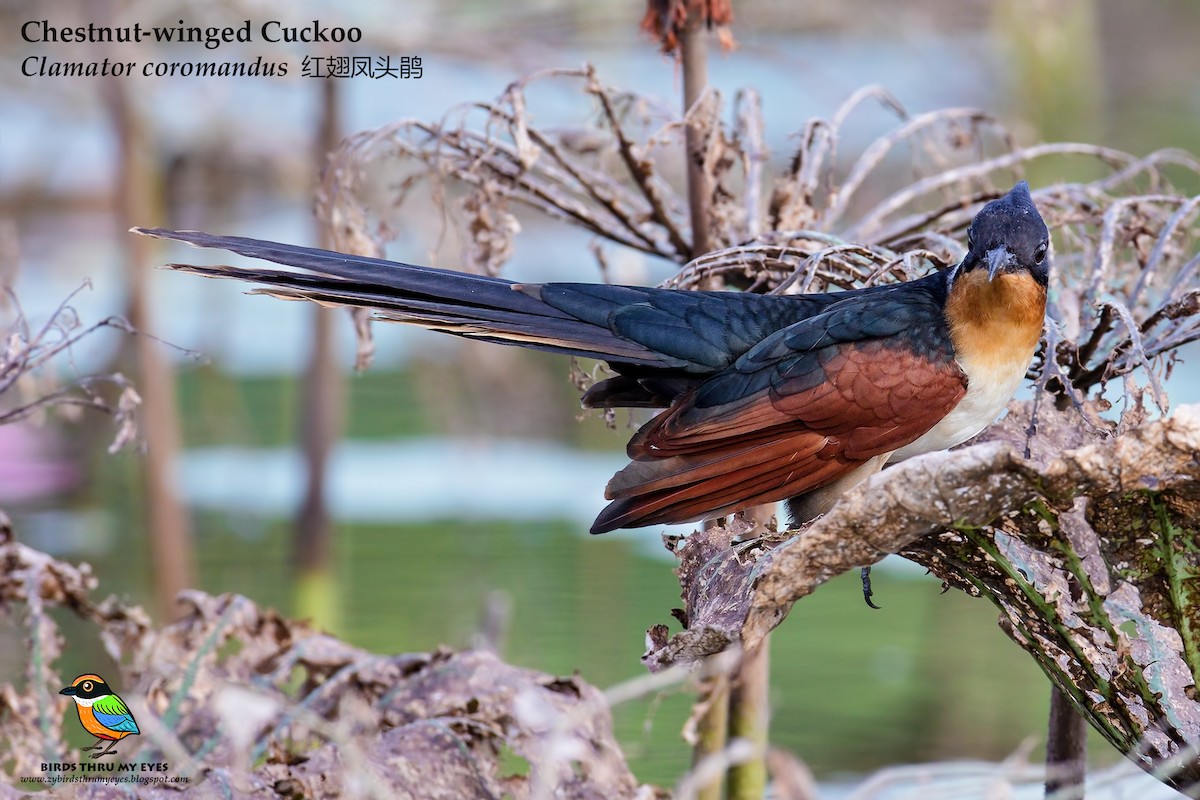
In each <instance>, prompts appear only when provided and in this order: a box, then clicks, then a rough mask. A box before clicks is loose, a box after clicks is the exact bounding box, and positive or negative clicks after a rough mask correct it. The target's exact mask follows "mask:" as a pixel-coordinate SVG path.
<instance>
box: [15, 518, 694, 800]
mask: <svg viewBox="0 0 1200 800" xmlns="http://www.w3.org/2000/svg"><path fill="white" fill-rule="evenodd" d="M96 585H97V581H96V578H95V577H94V576H93V575H92V574H91V571H90V570H89V568H88V567H87V566H86V565H84V566H82V567H78V566H74V565H71V564H67V563H64V562H61V561H57V560H55V559H53V558H51V557H50V556H47V555H46V554H44V553H41V552H38V551H37V550H34V549H32V548H30V547H27V546H25V545H22V544H21V543H19V542H17V541H15V539H14V538H13V535H12V531H11V529H10V527H9V525H8V522H7V520H6V519H5V518H4V517H3V516H2V515H0V611H2V612H4V613H5V615H11V616H12V617H14V618H17V619H20V620H21V622H22V624H23V626H24V628H25V632H26V642H27V645H28V648H29V654H28V658H27V659H26V660H25V663H26V665H27V674H26V675H25V676H23V677H24V684H25V688H24V689H20V690H19V689H18V688H17V687H15V686H13V685H3V686H0V728H2V729H3V730H4V734H5V736H4V738H5V742H6V750H5V752H4V755H3V759H2V760H3V762H4V763H3V767H4V770H3V771H4V773H5V774H7V775H8V776H10V777H20V776H42V777H54V775H55V774H56V773H55V771H50V772H46V771H43V770H42V769H41V768H40V765H41V764H43V763H47V762H51V763H63V762H67V763H71V762H76V761H79V760H81V757H80V756H76V755H75V754H73V753H69V752H68V750H67V746H66V744H65V740H64V737H63V726H62V721H63V719H64V715H63V711H64V709H65V703H64V702H63V700H64V698H60V697H59V696H58V695H57V694H56V690H57V687H61V686H65V685H66V682H64V680H65V681H67V682H69V680H70V676H64V675H60V674H58V673H57V672H56V670H55V667H54V664H55V662H56V661H57V659H58V657H59V655H60V654H61V651H62V646H63V642H62V637H61V635H60V633H59V628H58V625H57V624H56V622H55V619H54V615H53V614H52V613H51V612H52V611H53V610H54V609H59V608H61V609H67V610H69V611H70V612H73V613H74V614H75V615H77V616H78V617H80V618H82V619H83V620H84V621H85V622H87V623H88V624H89V626H90V627H92V628H94V629H95V630H96V631H97V632H98V635H99V637H100V640H101V642H102V643H103V646H104V648H105V649H106V651H107V652H108V654H109V655H110V656H111V657H112V659H113V660H114V661H115V662H117V663H118V664H119V665H120V666H121V673H122V675H121V678H122V681H121V682H120V684H119V685H120V686H121V687H122V692H121V694H122V696H123V698H124V699H125V701H126V702H127V703H128V704H129V706H130V708H131V710H132V711H133V713H134V716H135V718H136V719H137V721H138V724H139V726H140V727H141V735H140V736H138V737H135V738H131V739H126V740H124V741H123V742H122V747H121V748H120V749H119V752H120V754H121V759H122V760H124V761H126V762H130V763H138V762H141V763H161V762H166V763H167V764H168V765H169V767H170V770H169V771H170V774H171V775H172V776H182V777H185V778H189V779H190V783H174V784H148V785H142V786H139V787H138V789H137V791H136V796H137V797H213V796H225V797H239V798H257V797H261V798H272V799H274V798H278V797H309V798H322V797H324V798H333V797H365V798H391V797H422V798H446V800H460V799H466V798H486V799H488V800H494V798H499V797H513V798H528V797H533V798H545V797H560V798H581V799H582V798H587V799H588V800H601V799H602V798H617V797H621V798H650V797H654V796H655V792H654V790H652V789H651V788H649V787H643V786H639V785H638V783H637V781H636V780H635V779H634V777H633V775H632V774H631V773H630V772H629V769H628V767H627V766H626V765H625V760H624V757H623V756H622V754H621V751H620V749H619V748H618V746H617V743H616V741H615V740H614V739H613V734H612V724H611V718H610V715H609V706H610V704H611V703H612V702H619V701H620V700H621V699H622V698H621V697H620V696H614V695H613V694H612V693H611V692H610V694H609V695H605V694H604V693H602V692H600V691H599V690H597V689H595V688H594V687H592V686H590V685H588V684H587V683H585V682H583V681H582V680H580V679H579V678H577V677H555V676H551V675H544V674H541V673H537V672H534V671H532V670H526V669H520V668H517V667H513V666H510V665H507V664H505V663H503V662H501V661H500V660H499V659H498V658H497V657H496V656H494V655H492V654H491V653H488V652H484V651H464V652H451V651H448V650H442V651H437V652H433V653H420V654H409V655H395V656H381V655H376V654H373V653H368V652H366V651H363V650H359V649H357V648H354V647H351V646H349V645H347V644H345V643H343V642H341V641H339V640H337V639H335V638H333V637H331V636H329V635H327V634H323V633H319V632H317V631H314V630H313V629H311V628H309V627H307V626H306V625H304V624H303V623H298V622H293V621H290V620H287V619H284V618H283V617H280V616H279V615H277V614H275V613H274V612H272V611H269V610H264V609H261V608H259V607H258V606H256V605H255V604H254V603H253V602H251V601H250V600H248V599H246V598H245V597H242V596H239V595H222V596H219V597H212V596H209V595H206V594H204V593H202V592H197V591H191V592H187V593H185V594H184V595H183V596H182V597H181V598H180V600H181V602H182V603H183V604H184V605H185V607H186V609H187V611H186V613H185V614H184V615H183V616H182V617H181V618H180V619H179V620H178V621H176V622H174V623H171V624H170V625H167V626H165V627H162V628H157V629H156V628H154V627H152V626H151V624H150V620H149V617H148V616H147V614H146V613H145V612H144V611H142V610H141V609H140V608H138V607H136V606H127V605H124V604H122V603H120V602H118V601H117V600H116V599H114V598H111V597H110V598H109V599H107V600H105V601H103V602H100V603H97V602H95V601H94V600H93V599H92V593H93V591H94V589H95V588H96ZM679 679H680V676H676V677H675V678H673V680H676V681H677V680H679ZM662 685H663V684H662V683H661V682H660V683H658V684H656V685H655V686H653V687H648V688H649V690H651V691H653V690H654V689H656V688H661V687H662ZM626 691H628V690H626ZM618 694H620V691H618ZM107 774H108V773H101V775H107ZM16 796H22V795H21V794H20V793H19V792H17V791H16V790H15V788H13V787H11V786H10V787H8V788H6V787H4V786H3V785H0V797H16ZM56 796H65V797H88V798H98V797H118V796H130V792H129V791H127V790H126V789H125V788H123V787H122V786H120V785H112V786H106V785H102V784H69V785H63V786H60V787H59V788H58V790H57V794H56Z"/></svg>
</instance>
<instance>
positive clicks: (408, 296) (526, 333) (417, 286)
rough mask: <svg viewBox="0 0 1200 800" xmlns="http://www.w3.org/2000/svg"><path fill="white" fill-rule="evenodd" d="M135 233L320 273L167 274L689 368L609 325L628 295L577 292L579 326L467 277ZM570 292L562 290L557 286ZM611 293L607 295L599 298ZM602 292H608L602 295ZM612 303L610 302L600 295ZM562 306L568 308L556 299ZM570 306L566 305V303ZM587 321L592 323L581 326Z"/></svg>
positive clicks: (464, 332) (290, 249)
mask: <svg viewBox="0 0 1200 800" xmlns="http://www.w3.org/2000/svg"><path fill="white" fill-rule="evenodd" d="M132 231H133V232H135V233H140V234H145V235H147V236H154V237H156V238H159V239H173V240H175V241H180V242H187V243H188V244H191V245H195V246H196V247H207V248H216V249H221V250H228V251H231V252H233V253H237V254H238V255H242V256H247V257H249V258H260V259H264V260H267V261H273V262H275V263H277V264H284V265H286V266H289V267H297V268H300V269H304V270H308V271H309V272H311V273H316V274H304V273H299V272H291V271H285V270H272V269H246V268H241V267H231V266H224V265H221V266H211V267H201V266H194V265H191V264H168V265H167V266H168V267H169V268H170V269H175V270H180V271H183V272H192V273H196V274H198V275H205V276H208V277H214V278H235V279H238V280H243V281H248V282H250V283H254V284H258V285H259V286H261V287H263V288H261V289H258V290H257V291H258V292H262V293H264V294H269V295H273V296H275V297H280V298H284V299H293V300H312V301H314V302H317V303H322V304H325V305H334V306H351V307H362V308H370V309H372V310H373V311H375V312H376V314H377V316H378V317H379V318H380V319H384V320H390V321H396V322H405V323H410V324H413V325H419V326H422V327H425V328H431V329H433V330H439V331H445V332H446V333H452V334H455V335H458V336H465V337H469V338H472V339H482V340H485V341H492V342H498V343H501V344H512V345H519V346H522V347H532V348H537V349H540V350H549V351H552V352H556V353H566V354H569V355H576V356H584V357H589V358H598V359H603V360H607V361H612V362H617V363H622V364H632V365H639V366H652V367H667V368H680V367H686V366H687V365H688V361H687V360H684V359H681V358H679V357H677V356H672V355H667V354H664V353H661V352H657V351H656V350H652V349H650V348H649V347H647V346H646V345H644V344H640V343H638V342H636V341H633V340H631V339H629V338H626V337H623V336H620V335H618V334H617V333H616V332H614V331H613V330H612V329H610V328H609V327H607V326H606V325H604V324H603V320H604V319H605V317H606V310H607V308H616V307H618V306H620V305H622V302H621V295H620V292H621V290H622V289H624V287H616V286H613V287H603V286H596V287H588V286H587V285H579V288H578V289H577V290H572V291H578V292H579V293H580V294H586V295H587V297H581V298H579V299H580V300H585V301H586V302H583V303H576V305H580V306H582V307H585V308H586V309H587V313H586V314H584V315H583V317H581V316H579V315H576V314H572V313H568V312H567V311H564V310H562V309H561V308H558V307H555V306H553V305H550V304H548V303H547V302H545V301H543V300H542V299H541V287H540V286H537V285H530V284H519V283H514V282H512V281H508V280H504V279H503V278H492V277H487V276H483V275H473V274H469V273H464V272H454V271H451V270H443V269H435V268H433V267H421V266H415V265H412V264H404V263H401V262H397V261H386V260H384V259H379V258H366V257H362V256H352V255H346V254H345V253H337V252H333V251H331V250H320V249H317V248H313V247H298V246H296V245H289V244H279V243H277V242H267V241H263V240H260V239H248V238H243V237H240V236H214V235H212V234H208V233H201V232H199V231H173V230H167V229H165V228H133V229H132ZM555 286H565V285H557V284H556V285H555ZM605 289H607V290H609V291H607V292H603V290H605ZM597 290H601V291H602V292H603V293H602V294H600V295H597ZM604 295H608V296H604ZM559 300H560V302H559V303H558V304H559V305H563V304H564V303H563V302H562V298H559ZM568 307H570V304H568ZM585 317H586V318H585Z"/></svg>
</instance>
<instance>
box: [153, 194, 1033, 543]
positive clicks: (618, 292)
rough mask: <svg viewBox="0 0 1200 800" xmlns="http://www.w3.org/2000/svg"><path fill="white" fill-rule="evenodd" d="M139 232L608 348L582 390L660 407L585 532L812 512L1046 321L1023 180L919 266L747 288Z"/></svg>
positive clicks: (957, 405)
mask: <svg viewBox="0 0 1200 800" xmlns="http://www.w3.org/2000/svg"><path fill="white" fill-rule="evenodd" d="M133 230H134V231H135V232H138V233H143V234H147V235H150V236H156V237H159V238H164V239H175V240H179V241H183V242H188V243H190V244H193V245H196V246H199V247H211V248H221V249H225V250H230V251H233V252H235V253H238V254H240V255H243V256H249V257H252V258H260V259H265V260H268V261H274V262H276V263H279V264H285V265H287V266H290V267H298V268H301V269H304V270H307V271H308V273H313V274H308V273H298V272H292V271H279V270H272V269H242V268H236V267H230V266H214V267H200V266H190V265H182V264H172V265H170V266H171V268H173V269H178V270H184V271H187V272H194V273H198V274H201V275H207V276H212V277H223V278H237V279H240V280H245V281H251V282H253V283H256V284H259V285H260V286H262V287H263V288H261V289H259V290H258V291H261V292H263V293H266V294H270V295H273V296H276V297H281V298H288V299H307V300H313V301H316V302H318V303H321V304H324V305H334V306H351V307H363V308H367V309H370V310H372V311H374V312H375V315H376V316H377V317H378V318H379V319H382V320H388V321H395V322H405V323H410V324H414V325H420V326H422V327H425V328H430V329H433V330H438V331H445V332H447V333H453V334H456V335H459V336H464V337H468V338H472V339H482V340H484V341H490V342H498V343H501V344H512V345H518V346H521V347H532V348H537V349H541V350H549V351H552V352H556V353H566V354H569V355H575V356H586V357H589V358H597V359H601V360H603V361H606V362H608V364H609V366H610V367H612V369H613V370H614V371H615V372H616V376H615V377H612V378H608V379H607V380H603V381H601V382H599V383H597V384H595V385H594V386H592V387H591V388H590V389H589V390H588V391H587V392H586V394H585V395H584V397H583V404H584V405H585V406H587V407H593V408H594V407H604V408H609V407H648V408H663V409H665V410H664V411H663V412H662V413H660V414H659V415H658V416H656V417H654V418H653V419H651V420H650V421H649V422H647V423H646V424H645V425H644V426H642V428H641V429H640V430H639V431H638V432H637V433H636V434H635V435H634V437H633V438H632V440H630V442H629V445H628V448H627V451H628V455H629V458H630V464H629V465H628V466H627V467H625V468H624V469H622V470H621V471H620V472H618V473H617V474H616V475H615V476H613V478H612V480H611V481H609V483H608V488H607V491H606V497H607V498H608V499H609V500H611V501H612V502H611V503H610V504H609V505H608V507H607V508H605V509H604V510H603V511H602V512H601V513H600V516H599V517H598V518H597V519H596V522H595V524H593V525H592V533H604V532H606V531H611V530H614V529H617V528H631V527H640V526H644V525H654V524H658V523H675V522H689V521H693V520H698V519H702V518H709V517H716V516H722V515H726V514H730V513H732V512H734V511H738V510H741V509H745V508H749V507H751V506H756V505H760V504H764V503H771V502H774V501H779V500H786V501H787V506H788V510H789V512H790V514H791V516H792V518H793V521H796V522H803V521H806V520H807V519H810V518H811V517H813V516H814V515H816V514H819V513H823V512H824V511H825V510H827V509H828V507H829V506H830V505H831V504H832V502H833V501H834V500H835V499H836V497H837V496H838V495H839V494H840V493H842V492H843V491H845V489H846V488H848V487H849V486H851V485H853V484H855V483H858V482H859V481H862V480H864V479H865V478H866V477H868V476H869V475H870V474H872V473H873V472H875V471H876V470H879V469H880V468H882V467H883V465H884V464H885V463H886V462H888V461H896V460H899V459H903V458H908V457H910V456H915V455H918V454H921V453H927V452H930V451H933V450H941V449H944V448H947V447H952V446H954V445H956V444H959V443H961V442H964V441H966V440H967V439H969V438H971V437H972V436H974V435H975V434H976V433H978V432H980V431H981V430H983V429H984V428H985V427H986V426H988V425H989V424H991V423H992V422H993V421H994V420H995V419H996V417H998V416H999V414H1000V413H1001V411H1002V410H1003V409H1004V407H1005V405H1006V404H1007V402H1008V400H1009V399H1010V398H1011V397H1012V395H1013V392H1014V391H1015V390H1016V388H1017V386H1018V385H1019V384H1020V382H1021V380H1022V378H1023V377H1024V375H1025V372H1026V370H1027V369H1028V368H1029V364H1030V361H1031V360H1032V358H1033V354H1034V351H1035V349H1036V348H1037V344H1038V340H1039V338H1040V336H1041V331H1042V323H1043V317H1044V313H1045V304H1046V287H1047V282H1048V277H1049V262H1048V261H1047V248H1048V246H1049V236H1048V231H1047V229H1046V225H1045V223H1044V222H1043V221H1042V218H1041V216H1040V215H1039V214H1038V211H1037V208H1036V207H1035V206H1034V204H1033V199H1032V198H1031V197H1030V194H1029V186H1028V185H1027V184H1026V183H1025V182H1024V181H1021V182H1020V183H1018V184H1017V185H1016V186H1015V187H1013V189H1012V190H1011V191H1010V192H1009V193H1008V194H1007V195H1005V196H1004V197H1002V198H1000V199H998V200H994V201H992V202H990V203H988V204H987V205H986V206H984V208H983V209H982V210H981V211H980V212H979V214H978V215H977V216H976V217H975V219H974V220H973V221H972V223H971V226H970V230H969V234H968V245H967V254H966V256H965V257H964V258H963V260H962V261H961V262H960V263H959V264H958V265H956V266H954V267H952V268H950V269H947V270H944V271H940V272H934V273H932V274H930V275H928V276H926V277H923V278H920V279H918V280H913V281H908V282H906V283H901V284H894V285H889V286H875V287H871V288H867V289H857V290H851V291H843V292H831V293H828V294H804V295H757V294H747V293H741V292H693V291H680V290H671V289H654V288H643V287H634V286H610V285H601V284H584V283H546V284H522V283H514V282H512V281H508V280H504V279H502V278H493V277H484V276H480V275H471V274H465V273H460V272H453V271H448V270H441V269H433V268H430V267H419V266H413V265H410V264H401V263H396V262H392V261H384V260H381V259H373V258H362V257H359V256H351V255H344V254H341V253H334V252H330V251H326V250H317V249H312V248H306V247H296V246H293V245H286V244H276V243H272V242H265V241H259V240H256V239H246V238H241V237H233V236H213V235H210V234H207V233H199V232H194V231H171V230H164V229H160V228H155V229H149V230H147V229H142V228H134V229H133Z"/></svg>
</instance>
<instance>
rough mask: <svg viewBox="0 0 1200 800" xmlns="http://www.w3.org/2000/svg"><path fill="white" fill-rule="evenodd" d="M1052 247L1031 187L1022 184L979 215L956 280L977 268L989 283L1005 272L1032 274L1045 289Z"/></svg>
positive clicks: (968, 239)
mask: <svg viewBox="0 0 1200 800" xmlns="http://www.w3.org/2000/svg"><path fill="white" fill-rule="evenodd" d="M1049 248H1050V232H1049V231H1048V230H1047V229H1046V223H1045V222H1043V221H1042V215H1041V214H1039V213H1038V210H1037V206H1035V205H1034V204H1033V198H1032V197H1030V195H1029V184H1028V183H1026V182H1025V181H1021V182H1020V183H1018V184H1017V185H1016V186H1014V187H1013V188H1012V191H1010V192H1009V193H1008V194H1006V195H1004V197H1001V198H1000V199H998V200H993V201H992V202H990V203H988V204H987V205H986V206H984V207H983V209H982V210H981V211H980V212H979V213H978V214H976V215H975V219H974V220H972V221H971V227H970V228H969V229H968V230H967V255H966V257H965V258H963V260H962V263H961V264H959V266H958V269H957V270H955V272H956V277H957V275H965V274H966V273H969V272H971V271H972V270H976V269H980V270H984V272H985V273H986V274H987V279H988V281H989V282H990V281H994V280H995V279H996V276H997V275H1002V274H1005V273H1028V274H1029V275H1030V276H1032V277H1033V279H1034V280H1035V281H1037V282H1038V283H1039V284H1041V285H1042V286H1043V287H1045V286H1046V285H1047V283H1048V282H1049V280H1050V256H1049Z"/></svg>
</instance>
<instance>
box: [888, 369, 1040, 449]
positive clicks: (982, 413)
mask: <svg viewBox="0 0 1200 800" xmlns="http://www.w3.org/2000/svg"><path fill="white" fill-rule="evenodd" d="M1032 358H1033V353H1032V352H1031V353H1030V354H1029V357H1028V358H1026V359H1025V360H1024V361H1020V362H1014V361H1007V360H1006V361H985V362H982V363H975V364H972V363H969V362H965V361H962V360H959V366H960V367H962V370H963V372H965V373H967V393H966V394H965V395H964V396H963V399H962V400H960V401H959V402H958V405H956V406H955V407H954V408H953V409H952V410H951V411H950V413H949V414H947V415H946V416H945V418H943V419H942V421H941V422H939V423H938V424H936V425H934V426H933V427H932V428H930V429H929V431H927V432H926V433H925V435H924V436H922V437H921V438H919V439H917V440H916V441H914V442H911V443H910V444H907V445H905V446H904V447H901V448H900V449H899V450H897V451H896V452H894V453H892V456H891V458H890V459H888V461H889V463H891V462H896V461H901V460H903V459H906V458H912V457H913V456H919V455H921V454H922V453H932V452H934V451H936V450H945V449H947V448H950V447H954V446H955V445H959V444H962V443H963V442H965V441H966V440H967V439H970V438H971V437H972V436H974V435H975V434H977V433H979V432H980V431H982V430H983V429H984V428H986V427H987V426H988V425H991V424H992V423H993V422H995V421H996V418H997V417H999V416H1000V414H1001V413H1002V412H1003V411H1004V408H1005V406H1007V405H1008V401H1009V400H1011V399H1012V396H1013V393H1014V392H1016V391H1017V387H1018V386H1020V385H1021V381H1022V380H1023V379H1024V377H1025V371H1026V370H1028V369H1029V361H1030V360H1031V359H1032Z"/></svg>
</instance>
